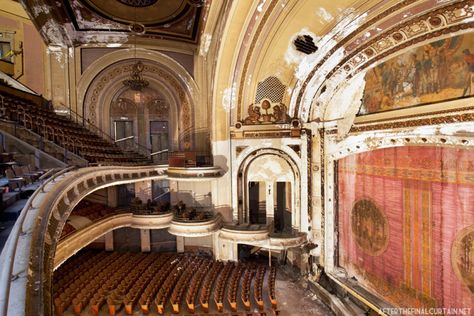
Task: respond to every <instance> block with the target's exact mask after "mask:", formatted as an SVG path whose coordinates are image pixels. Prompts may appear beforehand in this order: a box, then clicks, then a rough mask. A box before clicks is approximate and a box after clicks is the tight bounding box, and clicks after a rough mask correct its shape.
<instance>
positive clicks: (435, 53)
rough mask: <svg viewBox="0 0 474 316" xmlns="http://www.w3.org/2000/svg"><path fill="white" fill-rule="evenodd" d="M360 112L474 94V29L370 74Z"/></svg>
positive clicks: (385, 64) (393, 59) (424, 48)
mask: <svg viewBox="0 0 474 316" xmlns="http://www.w3.org/2000/svg"><path fill="white" fill-rule="evenodd" d="M365 79H366V86H365V91H364V98H363V105H362V107H361V109H360V112H359V114H368V113H375V112H379V111H386V110H393V109H399V108H404V107H408V106H414V105H421V104H425V103H432V102H438V101H442V100H447V99H452V98H456V97H462V96H469V95H473V94H474V33H470V34H464V35H459V36H453V37H450V38H447V39H443V40H439V41H435V42H432V43H429V44H427V45H424V46H420V47H417V48H414V49H412V50H410V51H409V52H407V53H405V54H401V55H399V56H397V57H395V58H392V59H390V60H387V61H385V62H383V63H382V64H380V65H378V66H376V67H374V68H373V69H371V70H370V71H368V72H367V74H366V77H365Z"/></svg>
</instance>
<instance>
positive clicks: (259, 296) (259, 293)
mask: <svg viewBox="0 0 474 316" xmlns="http://www.w3.org/2000/svg"><path fill="white" fill-rule="evenodd" d="M265 271H266V268H265V266H259V267H258V268H257V271H256V275H255V283H254V291H253V293H254V295H255V301H256V302H257V305H258V308H259V309H260V310H262V309H263V308H264V303H263V279H264V277H265Z"/></svg>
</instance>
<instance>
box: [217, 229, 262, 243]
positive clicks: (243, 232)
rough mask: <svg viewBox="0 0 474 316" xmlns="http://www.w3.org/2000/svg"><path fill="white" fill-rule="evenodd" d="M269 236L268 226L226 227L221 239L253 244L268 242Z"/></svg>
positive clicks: (222, 231) (220, 236) (222, 230)
mask: <svg viewBox="0 0 474 316" xmlns="http://www.w3.org/2000/svg"><path fill="white" fill-rule="evenodd" d="M268 234H269V230H268V227H267V226H266V225H250V224H243V225H226V226H224V227H223V228H222V229H221V231H220V234H219V238H221V239H226V240H232V241H234V242H238V243H246V244H250V243H252V244H253V243H258V242H262V241H265V240H267V239H268Z"/></svg>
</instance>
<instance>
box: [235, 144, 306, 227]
mask: <svg viewBox="0 0 474 316" xmlns="http://www.w3.org/2000/svg"><path fill="white" fill-rule="evenodd" d="M263 156H277V157H279V158H281V159H283V160H284V161H285V162H286V163H288V165H289V166H290V169H291V171H292V173H293V181H294V183H293V184H294V185H293V187H292V190H293V191H294V194H293V199H294V201H292V203H293V206H294V207H295V208H296V209H295V210H292V220H291V221H292V226H293V227H294V226H296V227H297V228H301V222H300V221H301V214H300V213H301V204H300V203H299V204H297V201H299V200H300V197H301V186H300V181H301V173H300V170H299V168H298V164H297V163H296V162H295V161H294V160H293V159H292V158H291V157H290V155H288V154H287V153H285V152H284V151H282V150H280V149H276V148H260V149H256V150H254V151H252V152H250V153H249V154H248V155H246V156H245V158H243V160H242V162H241V163H240V165H239V168H238V176H237V199H238V201H241V203H242V204H240V203H239V205H238V219H239V223H241V222H248V218H249V209H248V206H247V199H248V188H247V172H248V169H249V167H250V165H251V164H252V162H253V161H254V160H256V159H258V158H260V157H263ZM293 223H295V225H294V224H293Z"/></svg>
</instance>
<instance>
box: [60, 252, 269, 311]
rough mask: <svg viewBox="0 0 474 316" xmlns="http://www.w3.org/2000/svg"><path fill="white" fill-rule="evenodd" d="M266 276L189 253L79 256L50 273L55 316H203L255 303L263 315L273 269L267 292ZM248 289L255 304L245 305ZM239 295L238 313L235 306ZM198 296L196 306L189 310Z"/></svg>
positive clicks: (256, 267) (251, 267) (259, 269)
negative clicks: (152, 315) (199, 315)
mask: <svg viewBox="0 0 474 316" xmlns="http://www.w3.org/2000/svg"><path fill="white" fill-rule="evenodd" d="M266 271H267V268H266V266H264V265H261V264H258V263H250V264H249V263H235V262H226V263H224V262H220V261H215V260H213V259H211V258H209V257H206V256H203V255H198V254H192V253H179V254H178V253H173V254H172V253H128V252H123V253H120V252H105V251H93V250H83V251H81V252H79V253H78V254H77V255H75V256H74V257H72V258H70V259H69V260H67V261H66V262H65V263H64V264H63V265H62V266H60V267H59V268H58V269H57V270H56V271H55V273H54V282H53V301H54V309H55V314H56V315H58V316H60V315H64V314H65V313H66V311H68V312H67V313H66V314H69V313H71V312H72V313H74V314H76V315H90V314H93V315H116V314H118V313H120V314H123V313H125V314H127V315H135V314H137V313H140V312H141V313H142V314H145V315H147V314H150V313H158V314H160V315H163V314H167V315H169V314H180V313H181V314H182V313H186V312H189V313H191V314H194V313H196V312H198V311H199V309H200V311H201V312H204V313H208V312H209V311H210V310H211V311H212V310H217V311H219V312H223V311H225V310H228V311H231V312H239V309H241V311H240V312H243V309H245V310H247V311H248V310H250V309H251V308H252V305H253V304H255V303H256V305H254V306H253V308H256V307H258V308H259V309H260V311H261V313H264V312H263V310H264V308H265V305H266V306H267V307H270V305H272V306H273V308H276V304H273V300H275V302H276V298H275V276H276V268H275V267H271V268H270V269H269V274H268V280H267V282H266V284H268V287H265V286H264V283H265V282H264V279H265V272H266ZM241 280H242V283H241ZM252 283H254V290H253V292H254V293H253V294H254V297H255V300H251V299H250V295H251V293H250V292H251V286H250V284H252ZM240 284H241V286H239V285H240ZM239 291H240V296H241V298H242V302H243V303H244V308H242V307H239V306H241V304H239V303H238V302H237V297H238V294H239V293H238V292H239ZM263 291H267V292H268V295H269V297H270V299H271V301H270V302H269V301H268V300H267V301H266V302H267V303H265V301H264V299H263V295H262V293H263ZM198 293H200V298H199V301H200V304H201V305H199V304H198V305H195V303H196V296H197V294H198ZM210 295H213V297H214V305H212V306H211V304H210V302H209V297H210ZM225 296H226V297H227V301H228V304H226V303H225V302H224V301H225V300H224V297H225ZM152 303H154V304H152ZM185 310H186V311H185ZM275 313H277V311H276V310H275ZM264 314H265V313H264ZM268 315H269V314H268Z"/></svg>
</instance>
